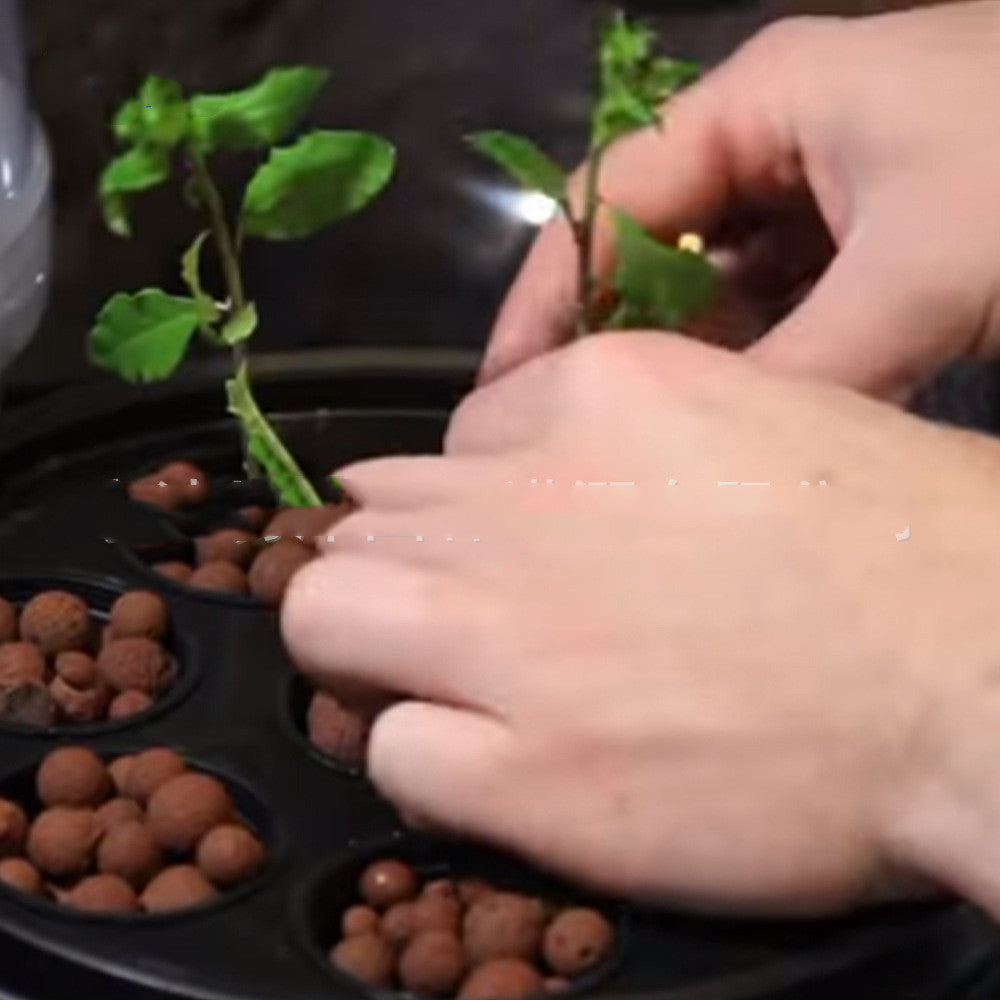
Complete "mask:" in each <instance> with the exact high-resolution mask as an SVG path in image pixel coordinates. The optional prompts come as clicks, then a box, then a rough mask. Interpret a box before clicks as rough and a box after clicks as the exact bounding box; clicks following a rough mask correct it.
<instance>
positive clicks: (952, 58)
mask: <svg viewBox="0 0 1000 1000" xmlns="http://www.w3.org/2000/svg"><path fill="white" fill-rule="evenodd" d="M998 53H1000V8H998V6H997V5H996V4H995V3H992V2H989V0H987V2H974V3H960V4H950V5H947V6H941V7H938V8H933V9H930V10H921V11H913V12H907V13H897V14H888V15H882V16H878V17H870V18H863V19H855V20H842V19H837V18H797V19H791V20H787V21H781V22H777V23H776V24H774V25H772V26H771V27H769V28H768V29H765V30H764V31H763V32H762V33H760V34H759V35H757V36H756V37H755V38H753V39H751V41H750V42H748V43H747V44H746V45H745V46H744V47H743V48H742V49H741V50H740V51H738V52H737V53H736V55H734V56H733V57H732V58H731V59H730V60H729V61H728V62H726V63H724V64H723V65H721V66H720V67H718V68H717V69H716V70H714V71H713V72H711V73H709V74H707V75H706V77H705V78H704V79H703V80H702V81H701V82H700V83H698V84H697V85H695V86H694V87H693V88H691V89H689V90H688V91H686V92H684V93H682V94H681V95H679V96H678V97H677V98H676V99H675V101H674V102H673V103H672V104H671V105H670V106H669V107H668V110H667V113H666V116H665V125H664V128H663V130H662V131H657V130H648V131H645V132H642V133H638V134H636V135H634V136H632V137H629V138H628V139H626V140H624V141H623V142H621V143H620V144H619V145H617V146H616V147H613V148H612V149H611V150H610V152H609V153H608V155H607V157H606V160H605V167H604V173H603V177H604V180H603V182H602V192H601V193H602V195H603V198H604V200H605V201H606V202H607V203H608V204H609V205H612V206H616V207H619V208H623V209H625V210H626V211H628V212H630V213H631V214H632V215H633V216H635V217H636V218H637V219H638V220H639V221H640V222H642V223H643V224H644V225H645V226H646V227H647V228H648V229H650V230H651V231H653V232H655V233H657V234H658V235H660V236H661V237H663V238H665V239H669V238H674V237H676V236H677V235H678V234H679V233H681V232H683V231H685V230H696V231H699V232H702V233H705V234H706V235H707V236H708V237H709V245H710V247H713V246H714V248H715V251H716V254H717V256H718V257H719V259H720V262H721V263H722V265H723V269H724V272H725V273H726V274H727V275H728V278H729V280H728V282H727V285H726V289H727V290H726V294H725V295H724V296H723V302H722V303H721V308H720V309H718V310H716V311H715V314H714V315H712V316H709V317H706V318H705V320H704V321H702V322H700V323H698V324H695V326H694V327H693V328H692V329H691V331H690V332H691V333H693V334H694V335H696V336H702V337H706V338H709V339H712V340H715V341H717V342H727V343H729V344H730V345H731V346H736V347H745V346H746V345H747V344H748V343H749V342H750V341H752V340H754V338H755V337H757V336H759V335H760V334H762V333H765V331H768V330H770V332H769V333H767V334H766V335H765V336H764V337H763V339H760V340H759V341H756V342H755V343H754V344H753V346H751V347H750V348H749V353H750V355H752V356H754V357H755V358H756V359H758V360H759V361H760V362H761V363H763V364H765V365H767V366H769V367H771V368H772V369H774V370H779V371H783V372H786V373H789V374H805V375H810V376H819V377H822V378H826V379H833V380H837V381H840V382H843V383H846V384H848V385H851V386H853V387H855V388H858V389H861V390H863V391H866V392H871V393H874V394H879V395H882V396H885V397H892V398H902V397H904V396H905V395H906V394H907V393H908V392H909V391H910V390H912V388H913V387H914V386H915V385H918V384H919V383H920V382H921V381H922V380H924V379H925V378H926V377H927V376H928V375H930V374H932V373H933V371H934V370H935V369H936V368H937V367H938V366H940V365H941V364H942V363H944V362H947V361H949V360H951V359H953V358H956V357H959V356H962V355H968V356H975V357H978V356H985V355H991V354H993V353H995V352H996V351H997V348H998V345H1000V291H998V287H1000V200H998V197H997V191H998V182H997V177H998V176H1000V128H997V127H995V120H996V94H997V93H998V92H1000V54H998ZM575 180H576V185H577V189H579V186H580V184H581V183H582V178H580V177H577V178H576V179H575ZM612 250H613V248H612V233H611V226H610V225H609V224H608V221H607V219H604V220H603V222H602V224H601V225H600V226H599V227H598V239H597V253H596V257H597V261H598V267H599V270H600V271H601V273H602V274H604V275H607V274H608V272H609V270H610V267H611V261H612ZM575 257H576V250H575V247H574V243H573V240H572V239H571V237H570V235H569V230H568V227H567V226H566V224H565V222H563V221H562V220H560V221H557V222H553V223H552V224H550V225H549V226H548V227H547V228H546V229H545V230H544V231H543V232H542V234H541V235H540V237H539V238H538V240H537V242H536V244H535V246H534V248H533V249H532V251H531V253H530V255H529V258H528V260H527V262H526V263H525V265H524V267H523V269H522V271H521V273H520V276H519V277H518V279H517V281H516V282H515V284H514V286H513V288H512V289H511V291H510V293H509V296H508V298H507V300H506V302H505V304H504V307H503V308H502V310H501V312H500V316H499V318H498V320H497V322H496V325H495V329H494V331H493V334H492V337H491V339H490V342H489V345H488V348H487V351H486V355H485V358H484V361H483V364H482V368H481V374H480V381H481V382H483V383H484V382H488V381H490V380H492V379H493V378H496V377H497V376H498V375H500V374H503V373H504V372H506V371H509V370H510V369H511V368H513V367H515V366H516V365H518V364H520V363H522V362H524V361H525V360H527V359H529V358H531V357H534V356H535V355H537V354H539V353H541V352H543V351H545V350H548V349H549V348H551V347H553V346H555V345H557V344H559V343H562V342H565V341H567V340H568V339H569V338H570V336H571V327H572V315H573V301H574V296H575V292H576V278H575ZM820 275H822V277H820ZM817 277H819V281H818V283H815V279H816V278H817ZM808 289H811V291H807V290H808ZM803 296H805V297H804V299H803ZM799 303H801V304H799ZM775 324H776V325H775Z"/></svg>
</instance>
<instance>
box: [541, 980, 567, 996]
mask: <svg viewBox="0 0 1000 1000" xmlns="http://www.w3.org/2000/svg"><path fill="white" fill-rule="evenodd" d="M569 986H570V983H569V980H568V979H563V978H562V976H548V977H547V978H546V980H545V992H546V993H565V992H566V991H567V990H568V989H569Z"/></svg>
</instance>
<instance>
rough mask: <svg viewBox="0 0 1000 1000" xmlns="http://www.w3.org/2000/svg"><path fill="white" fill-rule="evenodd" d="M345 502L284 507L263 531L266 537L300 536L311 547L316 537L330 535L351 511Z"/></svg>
mask: <svg viewBox="0 0 1000 1000" xmlns="http://www.w3.org/2000/svg"><path fill="white" fill-rule="evenodd" d="M351 509H352V508H350V507H348V506H347V505H345V504H334V503H328V504H324V505H323V506H322V507H282V508H281V510H279V511H278V513H277V514H275V515H274V517H273V518H271V520H270V521H269V522H268V524H267V526H266V527H265V528H264V530H263V531H262V532H261V534H262V535H263V536H264V539H265V540H266V539H268V538H298V539H299V540H300V541H303V542H305V543H306V544H307V545H309V546H310V547H312V546H314V545H315V544H316V539H317V538H319V537H321V536H328V535H329V534H330V533H331V531H332V529H333V527H334V526H335V525H336V524H337V523H338V522H340V521H341V520H343V518H344V517H345V516H346V515H347V514H348V513H350V510H351Z"/></svg>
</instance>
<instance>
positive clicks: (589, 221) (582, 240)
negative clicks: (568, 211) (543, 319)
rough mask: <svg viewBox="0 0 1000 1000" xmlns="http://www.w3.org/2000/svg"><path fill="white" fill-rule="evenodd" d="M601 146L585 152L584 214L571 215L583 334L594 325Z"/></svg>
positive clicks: (580, 332)
mask: <svg viewBox="0 0 1000 1000" xmlns="http://www.w3.org/2000/svg"><path fill="white" fill-rule="evenodd" d="M603 157H604V149H603V148H602V147H601V146H595V147H593V148H592V149H591V150H590V153H589V155H588V156H587V173H586V178H585V182H584V183H585V190H584V203H583V215H582V216H581V217H580V218H578V219H571V220H570V225H571V226H572V227H573V235H574V237H575V239H576V244H577V251H578V252H577V262H578V268H579V270H578V274H577V316H576V335H577V337H578V338H580V337H585V336H586V335H587V334H589V333H593V332H594V331H595V330H596V329H597V309H596V303H595V301H594V299H595V296H596V292H597V279H596V276H595V275H594V236H595V229H596V225H595V224H596V221H597V209H598V205H599V194H598V181H599V179H600V174H601V160H602V159H603Z"/></svg>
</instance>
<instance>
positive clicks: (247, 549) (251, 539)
mask: <svg viewBox="0 0 1000 1000" xmlns="http://www.w3.org/2000/svg"><path fill="white" fill-rule="evenodd" d="M259 542H260V539H259V538H258V537H257V536H256V535H254V534H252V533H251V532H249V531H245V530H244V529H243V528H220V529H219V530H218V531H213V532H212V534H210V535H202V536H201V537H200V538H196V539H195V542H194V550H195V554H196V555H197V559H198V565H199V566H204V565H205V564H206V563H211V562H219V561H225V562H231V563H233V564H234V565H236V566H239V568H240V569H243V570H245V569H247V568H249V566H250V563H251V562H253V557H254V556H255V555H256V553H257V545H258V544H259Z"/></svg>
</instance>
